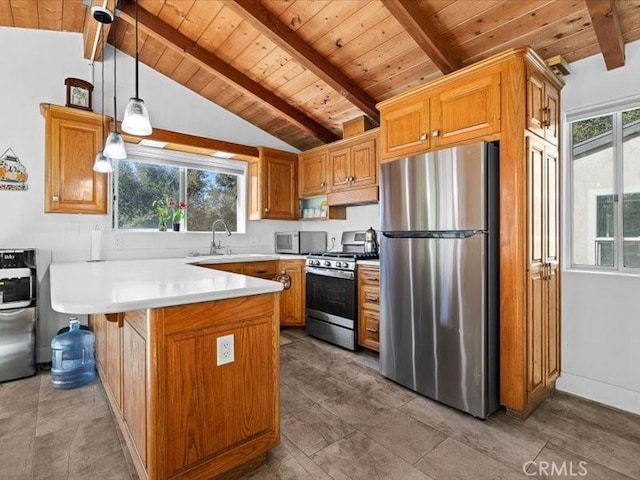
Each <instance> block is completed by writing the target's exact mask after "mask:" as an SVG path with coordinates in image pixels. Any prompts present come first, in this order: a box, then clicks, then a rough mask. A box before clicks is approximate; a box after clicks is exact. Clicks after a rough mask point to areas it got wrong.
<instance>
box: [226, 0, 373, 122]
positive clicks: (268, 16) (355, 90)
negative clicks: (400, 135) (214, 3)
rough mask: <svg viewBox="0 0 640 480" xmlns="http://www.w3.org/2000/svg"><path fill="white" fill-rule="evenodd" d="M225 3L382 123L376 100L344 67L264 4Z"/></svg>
mask: <svg viewBox="0 0 640 480" xmlns="http://www.w3.org/2000/svg"><path fill="white" fill-rule="evenodd" d="M226 5H227V6H229V7H231V8H233V9H234V10H235V11H237V12H238V14H240V15H242V17H243V18H245V19H246V20H248V21H249V22H250V23H251V25H253V26H254V27H255V28H256V29H257V30H258V31H259V32H260V33H262V34H263V35H264V36H266V37H267V38H268V39H269V40H271V41H272V42H273V43H275V44H276V45H277V46H278V47H280V48H281V49H283V50H284V51H285V52H287V53H288V54H289V55H291V56H292V57H293V59H294V60H295V61H296V62H298V63H299V64H300V65H302V66H303V67H305V68H306V69H308V70H309V71H311V72H313V73H314V74H315V75H316V76H317V77H318V78H320V80H322V81H323V82H325V83H326V84H328V85H329V86H330V87H331V88H333V89H334V90H335V91H337V92H338V93H340V95H342V96H343V97H344V98H346V99H347V100H348V101H349V102H351V103H352V104H353V105H355V106H356V107H358V108H359V109H360V110H362V112H363V113H364V114H365V115H367V116H369V117H370V118H372V119H373V120H375V122H376V123H378V124H379V123H380V113H379V112H378V109H377V108H376V100H375V99H374V98H373V97H372V96H371V95H369V94H368V93H367V92H365V90H364V89H363V88H361V87H360V86H359V85H358V84H356V83H355V82H354V81H353V80H352V79H350V78H349V77H348V76H347V75H345V73H344V72H343V71H342V70H340V69H339V68H338V67H336V66H335V65H334V64H332V63H331V62H330V61H329V60H328V59H327V58H326V57H324V56H323V55H322V54H320V53H319V52H318V51H317V50H315V49H314V48H313V47H312V46H311V45H309V44H308V43H307V42H305V41H304V40H303V39H302V38H300V37H299V36H298V35H297V34H296V33H295V32H294V31H293V30H291V29H290V28H289V27H288V26H287V25H286V24H285V23H284V22H282V21H281V20H280V19H279V18H278V17H277V16H276V15H274V14H273V13H271V11H270V10H269V9H268V8H266V7H265V6H264V5H263V4H262V3H260V2H257V1H256V0H228V1H227V3H226Z"/></svg>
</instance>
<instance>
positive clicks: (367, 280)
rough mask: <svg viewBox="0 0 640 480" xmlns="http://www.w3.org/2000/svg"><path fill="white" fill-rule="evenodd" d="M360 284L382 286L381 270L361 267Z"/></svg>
mask: <svg viewBox="0 0 640 480" xmlns="http://www.w3.org/2000/svg"><path fill="white" fill-rule="evenodd" d="M358 282H359V283H360V285H375V286H379V285H380V270H379V269H377V268H364V267H360V269H359V270H358Z"/></svg>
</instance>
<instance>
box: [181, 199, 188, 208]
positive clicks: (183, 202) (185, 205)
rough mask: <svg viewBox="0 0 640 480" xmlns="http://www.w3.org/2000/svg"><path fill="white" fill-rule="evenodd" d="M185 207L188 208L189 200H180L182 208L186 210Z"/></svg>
mask: <svg viewBox="0 0 640 480" xmlns="http://www.w3.org/2000/svg"><path fill="white" fill-rule="evenodd" d="M185 208H187V202H185V201H184V200H182V201H181V202H180V210H184V209H185Z"/></svg>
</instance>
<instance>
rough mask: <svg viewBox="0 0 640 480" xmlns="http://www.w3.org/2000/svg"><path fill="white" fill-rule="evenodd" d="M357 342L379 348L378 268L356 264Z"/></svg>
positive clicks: (372, 348) (364, 345)
mask: <svg viewBox="0 0 640 480" xmlns="http://www.w3.org/2000/svg"><path fill="white" fill-rule="evenodd" d="M358 344H360V345H361V346H363V347H365V348H369V349H371V350H375V351H376V352H377V351H379V350H380V268H379V267H377V266H372V265H366V266H364V265H363V266H358Z"/></svg>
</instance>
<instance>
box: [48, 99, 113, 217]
mask: <svg viewBox="0 0 640 480" xmlns="http://www.w3.org/2000/svg"><path fill="white" fill-rule="evenodd" d="M40 111H41V112H42V115H43V116H44V118H45V192H44V211H45V212H47V213H93V214H106V213H107V192H108V174H106V173H98V172H94V171H93V163H94V160H95V157H96V154H97V153H98V152H99V151H100V150H101V149H102V117H101V115H99V114H96V113H93V112H86V111H83V110H78V109H74V108H67V107H60V106H57V105H51V104H47V103H43V104H41V105H40ZM110 123H111V120H110V119H109V118H107V121H106V123H105V131H107V132H108V131H109V129H110Z"/></svg>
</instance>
